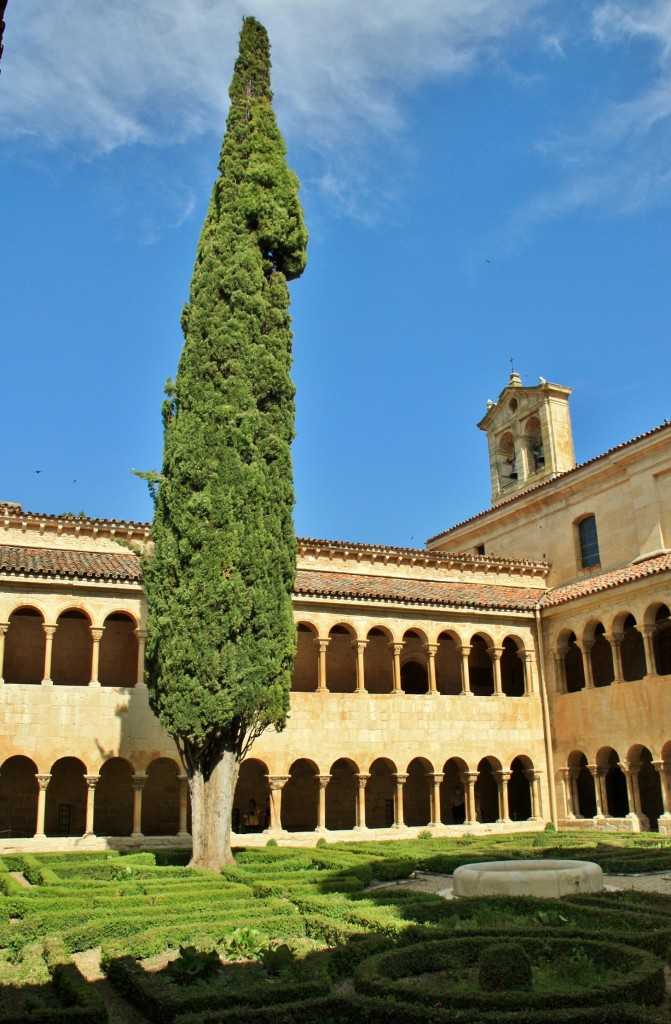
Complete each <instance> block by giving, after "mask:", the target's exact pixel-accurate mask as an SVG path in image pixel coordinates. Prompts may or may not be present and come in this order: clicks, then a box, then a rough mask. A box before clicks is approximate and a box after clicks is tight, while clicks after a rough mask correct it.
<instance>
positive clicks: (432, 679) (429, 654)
mask: <svg viewBox="0 0 671 1024" xmlns="http://www.w3.org/2000/svg"><path fill="white" fill-rule="evenodd" d="M424 650H425V651H426V658H427V661H428V668H429V693H431V694H435V693H438V686H437V684H436V652H437V650H438V644H424Z"/></svg>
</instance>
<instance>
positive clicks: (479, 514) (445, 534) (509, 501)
mask: <svg viewBox="0 0 671 1024" xmlns="http://www.w3.org/2000/svg"><path fill="white" fill-rule="evenodd" d="M670 427H671V422H669V420H664V422H663V423H660V424H659V426H658V427H653V428H652V430H647V431H646V432H645V433H644V434H639V435H638V437H632V439H631V440H630V441H623V442H622V444H616V445H615V447H614V448H609V449H608V451H605V452H602V453H601V455H595V456H594V458H593V459H588V460H587V462H581V463H580V464H579V465H577V466H574V467H573V469H567V470H566V471H565V472H564V473H556V474H555V475H554V476H551V477H550V478H549V479H547V480H541V482H540V483H537V484H534V486H533V487H527V488H526V490H524V491H519V492H518V493H517V494H512V495H511V496H510V497H509V498H506V499H505V501H499V502H497V503H496V505H492V507H491V508H485V509H483V510H482V512H477V513H476V514H475V515H474V516H470V518H469V519H463V520H462V521H461V522H460V523H455V524H454V526H450V527H449V528H448V529H447V530H442V531H441V533H437V534H435V536H433V537H429V539H428V540H427V542H426V543H427V544H431V543H433V541H435V540H440V538H441V537H448V536H449V535H450V533H452V532H453V531H454V530H459V529H460V528H461V527H462V526H468V524H469V523H474V522H475V521H476V520H477V519H482V518H484V516H489V515H492V513H494V512H498V510H499V509H500V508H505V507H506V506H507V505H512V504H513V502H515V501H521V499H522V498H526V497H528V495H529V494H534V493H535V492H536V491H540V490H541V489H542V488H543V487H549V486H550V484H553V483H555V482H556V481H557V480H564V479H565V478H566V477H567V476H570V474H571V473H578V472H579V471H580V470H581V469H585V467H586V466H592V465H593V464H594V463H595V462H599V461H600V460H601V459H607V458H608V456H609V455H613V454H614V453H615V452H619V451H622V449H624V448H629V447H630V445H632V444H638V442H639V441H644V440H645V439H646V438H648V437H652V436H653V434H659V433H661V432H662V431H663V430H668V429H669V428H670Z"/></svg>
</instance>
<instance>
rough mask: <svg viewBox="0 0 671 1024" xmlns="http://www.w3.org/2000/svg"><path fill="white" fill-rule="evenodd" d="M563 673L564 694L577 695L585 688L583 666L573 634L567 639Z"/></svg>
mask: <svg viewBox="0 0 671 1024" xmlns="http://www.w3.org/2000/svg"><path fill="white" fill-rule="evenodd" d="M564 673H565V676H566V692H567V693H577V692H578V690H583V689H584V687H585V666H584V664H583V660H582V651H581V650H580V648H579V647H578V644H577V642H576V635H575V633H571V635H570V636H569V638H568V646H567V648H566V654H565V656H564Z"/></svg>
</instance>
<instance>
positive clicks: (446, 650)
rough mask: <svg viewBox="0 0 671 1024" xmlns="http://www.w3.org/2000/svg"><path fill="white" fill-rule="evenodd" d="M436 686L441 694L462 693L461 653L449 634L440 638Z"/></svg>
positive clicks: (437, 654)
mask: <svg viewBox="0 0 671 1024" xmlns="http://www.w3.org/2000/svg"><path fill="white" fill-rule="evenodd" d="M459 646H461V645H459ZM436 686H437V689H438V692H439V693H447V694H454V695H456V694H459V693H461V653H460V650H459V647H458V646H457V642H456V640H455V639H454V637H452V636H450V635H449V633H441V634H440V636H439V637H438V650H437V651H436Z"/></svg>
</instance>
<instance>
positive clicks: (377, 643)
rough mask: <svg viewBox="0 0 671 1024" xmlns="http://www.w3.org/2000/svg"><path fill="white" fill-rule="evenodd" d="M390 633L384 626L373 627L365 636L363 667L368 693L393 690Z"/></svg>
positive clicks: (391, 638) (391, 639) (391, 637)
mask: <svg viewBox="0 0 671 1024" xmlns="http://www.w3.org/2000/svg"><path fill="white" fill-rule="evenodd" d="M392 642H393V636H392V634H391V631H390V630H389V629H387V628H386V627H384V626H373V627H372V629H369V630H368V633H367V636H366V649H365V651H364V665H365V672H366V689H367V690H368V692H369V693H391V692H392V690H393V688H394V660H393V656H392V651H391V648H390V644H391V643H392Z"/></svg>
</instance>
